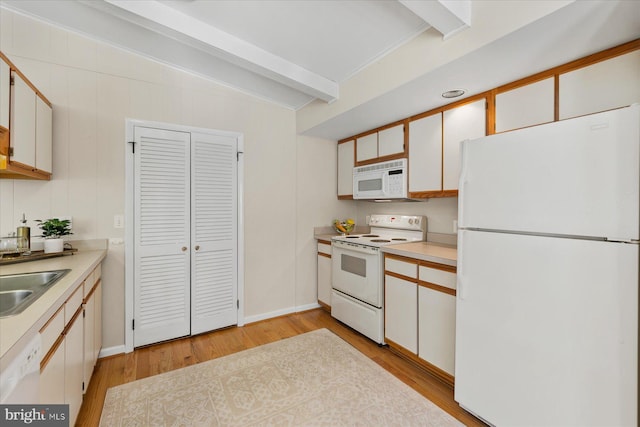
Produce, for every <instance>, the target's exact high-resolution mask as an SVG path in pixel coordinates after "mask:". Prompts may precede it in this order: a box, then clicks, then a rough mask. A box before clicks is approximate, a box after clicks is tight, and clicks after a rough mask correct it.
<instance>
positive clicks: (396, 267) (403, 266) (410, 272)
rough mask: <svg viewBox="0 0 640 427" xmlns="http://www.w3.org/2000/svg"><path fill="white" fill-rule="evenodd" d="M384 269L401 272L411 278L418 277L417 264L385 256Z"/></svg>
mask: <svg viewBox="0 0 640 427" xmlns="http://www.w3.org/2000/svg"><path fill="white" fill-rule="evenodd" d="M384 269H385V270H386V271H390V272H392V273H396V274H401V275H403V276H406V277H410V278H412V279H417V278H418V264H414V263H412V262H406V261H401V260H399V259H395V258H389V257H385V259H384Z"/></svg>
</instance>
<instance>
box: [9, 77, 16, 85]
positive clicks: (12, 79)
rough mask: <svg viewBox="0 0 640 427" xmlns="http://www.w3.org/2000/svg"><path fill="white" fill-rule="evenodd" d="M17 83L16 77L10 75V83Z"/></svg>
mask: <svg viewBox="0 0 640 427" xmlns="http://www.w3.org/2000/svg"><path fill="white" fill-rule="evenodd" d="M15 84H16V78H15V77H13V76H11V77H9V85H10V86H13V85H15Z"/></svg>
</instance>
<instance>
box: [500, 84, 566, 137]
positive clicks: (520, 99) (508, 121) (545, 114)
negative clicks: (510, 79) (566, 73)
mask: <svg viewBox="0 0 640 427" xmlns="http://www.w3.org/2000/svg"><path fill="white" fill-rule="evenodd" d="M554 99H555V83H554V78H553V77H549V78H548V79H545V80H541V81H539V82H535V83H531V84H528V85H526V86H521V87H518V88H515V89H512V90H510V91H507V92H503V93H499V94H498V95H496V128H495V130H496V132H504V131H508V130H512V129H519V128H523V127H527V126H533V125H539V124H541V123H548V122H552V121H553V116H554V108H555V107H554V105H555V104H554V103H555V100H554Z"/></svg>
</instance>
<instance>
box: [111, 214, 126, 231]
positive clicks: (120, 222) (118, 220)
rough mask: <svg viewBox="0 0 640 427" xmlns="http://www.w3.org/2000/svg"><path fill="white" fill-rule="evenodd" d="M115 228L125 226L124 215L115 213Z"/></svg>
mask: <svg viewBox="0 0 640 427" xmlns="http://www.w3.org/2000/svg"><path fill="white" fill-rule="evenodd" d="M113 228H124V215H115V216H114V217H113Z"/></svg>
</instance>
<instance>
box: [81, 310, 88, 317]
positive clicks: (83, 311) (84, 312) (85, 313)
mask: <svg viewBox="0 0 640 427" xmlns="http://www.w3.org/2000/svg"><path fill="white" fill-rule="evenodd" d="M85 317H87V310H82V318H83V319H84V318H85Z"/></svg>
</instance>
